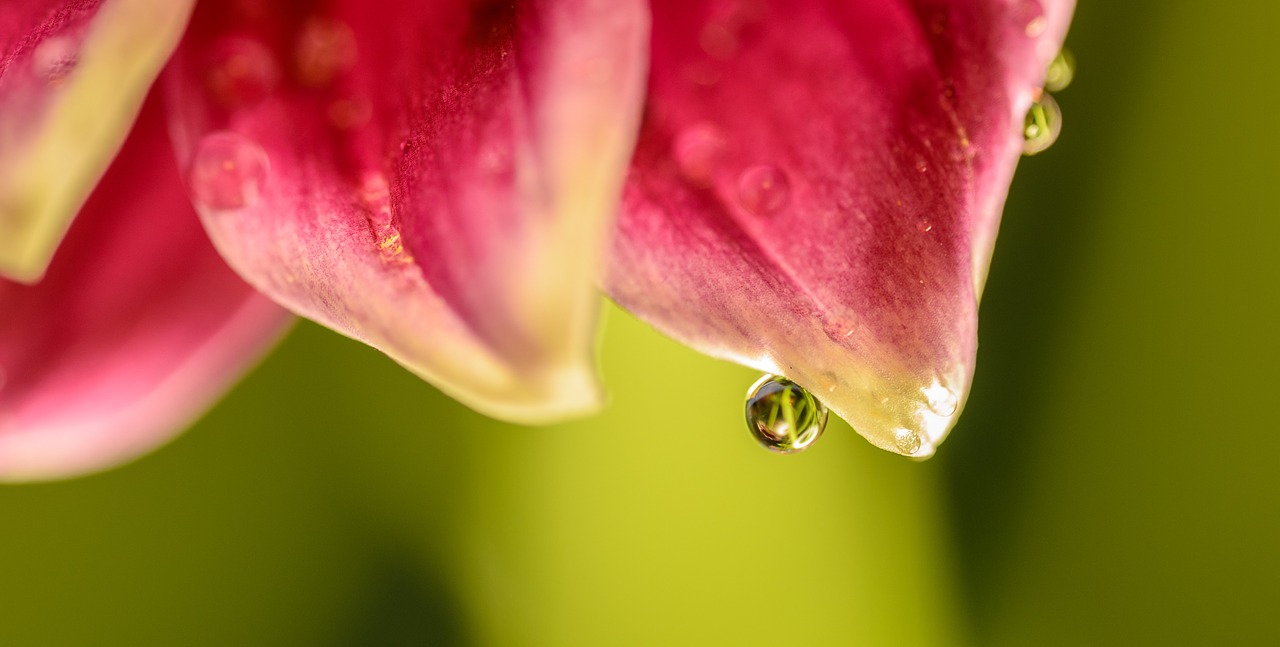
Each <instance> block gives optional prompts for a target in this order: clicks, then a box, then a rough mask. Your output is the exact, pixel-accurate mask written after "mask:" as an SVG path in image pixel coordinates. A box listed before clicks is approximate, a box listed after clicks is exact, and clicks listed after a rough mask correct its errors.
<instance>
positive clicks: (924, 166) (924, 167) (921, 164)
mask: <svg viewBox="0 0 1280 647" xmlns="http://www.w3.org/2000/svg"><path fill="white" fill-rule="evenodd" d="M916 170H917V171H919V172H921V173H927V172H929V162H927V161H925V159H924V158H923V157H917V158H916Z"/></svg>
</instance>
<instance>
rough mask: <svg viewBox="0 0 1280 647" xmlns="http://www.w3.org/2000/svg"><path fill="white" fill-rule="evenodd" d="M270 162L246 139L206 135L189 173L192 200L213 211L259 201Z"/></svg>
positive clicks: (229, 134) (230, 134) (249, 204)
mask: <svg viewBox="0 0 1280 647" xmlns="http://www.w3.org/2000/svg"><path fill="white" fill-rule="evenodd" d="M270 170H271V162H270V160H269V159H268V158H267V153H266V151H264V150H262V147H261V146H259V145H257V144H256V143H254V142H253V141H252V140H250V139H249V138H247V137H245V136H243V135H240V134H238V133H233V132H228V131H223V132H216V133H212V134H210V135H206V136H205V137H204V139H201V140H200V143H199V145H197V147H196V153H195V156H194V157H193V158H192V161H191V168H190V171H189V172H188V175H187V178H188V183H189V184H190V187H191V197H192V198H193V199H194V200H195V202H196V204H197V205H198V206H200V207H203V208H205V209H211V210H213V211H235V210H237V209H243V208H245V207H251V206H253V205H255V204H257V203H258V201H259V200H261V199H262V189H263V187H264V186H265V185H266V182H267V175H268V173H269V172H270Z"/></svg>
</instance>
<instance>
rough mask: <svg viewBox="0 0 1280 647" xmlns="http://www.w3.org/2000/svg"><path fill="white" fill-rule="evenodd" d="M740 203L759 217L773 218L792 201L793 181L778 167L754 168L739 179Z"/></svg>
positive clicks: (744, 172)
mask: <svg viewBox="0 0 1280 647" xmlns="http://www.w3.org/2000/svg"><path fill="white" fill-rule="evenodd" d="M738 201H739V202H740V203H741V204H742V207H743V208H744V209H746V210H747V211H750V212H751V213H754V214H755V215H757V216H771V215H773V214H775V213H778V212H779V211H782V210H783V209H784V208H785V207H786V206H787V203H788V202H790V201H791V180H789V179H787V174H786V173H785V172H784V171H783V170H782V169H779V168H778V167H776V166H769V165H761V166H753V167H751V168H749V169H747V170H745V171H743V172H742V175H741V176H740V177H739V178H738Z"/></svg>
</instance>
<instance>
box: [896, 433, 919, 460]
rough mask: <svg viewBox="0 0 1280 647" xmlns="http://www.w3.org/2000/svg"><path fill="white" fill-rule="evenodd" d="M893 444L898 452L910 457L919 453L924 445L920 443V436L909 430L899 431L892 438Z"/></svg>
mask: <svg viewBox="0 0 1280 647" xmlns="http://www.w3.org/2000/svg"><path fill="white" fill-rule="evenodd" d="M893 444H894V445H895V446H897V448H898V451H901V452H902V453H903V454H907V455H908V456H910V455H911V454H914V453H916V452H918V451H920V447H921V446H922V445H923V444H924V443H922V442H921V441H920V434H917V433H916V432H914V431H911V430H910V429H899V430H898V431H897V433H895V434H894V436H893Z"/></svg>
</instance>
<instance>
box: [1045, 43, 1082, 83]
mask: <svg viewBox="0 0 1280 647" xmlns="http://www.w3.org/2000/svg"><path fill="white" fill-rule="evenodd" d="M1074 78H1076V57H1075V56H1072V55H1071V50H1068V49H1066V48H1063V49H1062V51H1060V52H1058V55H1057V56H1055V57H1053V60H1052V61H1051V62H1050V63H1049V69H1047V70H1045V73H1044V89H1045V90H1046V91H1048V92H1060V91H1062V90H1065V89H1066V88H1067V86H1068V85H1071V80H1072V79H1074Z"/></svg>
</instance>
